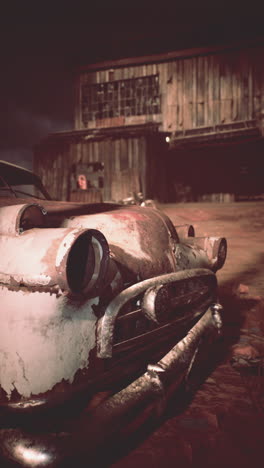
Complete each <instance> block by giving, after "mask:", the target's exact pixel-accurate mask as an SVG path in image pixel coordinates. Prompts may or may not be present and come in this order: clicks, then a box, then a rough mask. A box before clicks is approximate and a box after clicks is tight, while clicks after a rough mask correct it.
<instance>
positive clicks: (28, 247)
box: [0, 162, 227, 466]
mask: <svg viewBox="0 0 264 468" xmlns="http://www.w3.org/2000/svg"><path fill="white" fill-rule="evenodd" d="M21 185H23V187H21ZM0 249H1V250H0V252H1V260H0V314H1V328H0V358H1V367H0V413H1V417H2V420H3V421H6V424H7V425H8V424H11V423H10V421H12V424H13V428H12V429H10V428H9V429H6V428H5V429H3V430H2V431H0V440H1V444H2V447H4V449H3V448H2V449H1V450H2V456H3V457H7V458H8V457H9V458H10V457H11V459H14V460H15V461H16V462H17V463H21V466H38V465H33V464H32V463H31V462H30V461H28V462H27V460H26V458H25V455H23V453H22V452H23V450H22V452H21V451H20V452H19V450H18V446H19V447H21V444H22V442H21V441H22V440H24V442H23V443H24V445H23V444H22V445H23V446H24V448H25V446H26V445H27V444H28V443H31V445H32V444H33V445H34V444H35V445H34V447H35V452H36V453H37V452H38V451H39V450H40V448H39V447H40V446H41V447H42V448H41V450H40V451H41V453H42V454H43V453H46V455H47V454H48V453H49V449H48V447H50V446H52V447H53V448H52V450H51V452H52V454H53V455H52V456H51V458H50V457H49V456H48V455H47V457H48V458H47V459H46V462H45V460H44V459H43V460H44V461H43V460H42V461H43V464H41V465H39V466H57V465H56V463H57V464H58V466H60V465H59V464H60V463H63V461H62V460H65V457H66V455H65V454H64V455H62V452H61V448H60V449H58V448H56V447H57V445H56V444H57V443H58V444H59V446H60V447H61V444H64V445H65V453H68V452H67V450H68V449H69V446H70V444H69V441H68V442H67V440H68V439H67V437H66V439H67V440H66V441H65V440H64V439H63V437H64V436H65V434H66V433H67V431H66V430H65V428H64V430H62V433H63V434H64V436H63V437H62V439H61V440H62V442H61V440H60V441H59V442H58V437H57V438H55V439H56V442H55V439H54V440H53V439H52V436H51V434H50V433H49V434H50V435H49V437H51V439H52V440H51V441H49V442H47V443H46V446H45V443H44V442H43V440H42V439H35V438H34V437H35V436H33V435H32V433H31V435H30V436H28V437H29V438H27V437H26V436H25V432H23V431H22V430H21V428H20V429H18V427H20V426H21V427H22V426H23V427H24V425H25V424H27V421H29V420H30V421H31V422H32V420H34V418H36V419H37V420H38V421H39V418H42V417H44V418H45V415H47V414H49V415H52V417H53V416H54V415H56V417H57V418H60V416H61V414H62V413H63V417H65V415H67V414H68V413H71V411H72V408H75V409H76V411H77V413H78V411H79V413H78V414H79V415H80V414H82V410H83V409H84V408H85V407H86V406H87V404H88V403H89V400H91V399H93V397H94V395H96V394H97V393H98V392H109V393H111V394H112V395H114V396H112V397H111V398H110V399H109V400H108V401H107V402H106V403H104V404H102V405H99V407H98V408H97V409H96V411H95V412H93V415H92V416H91V415H89V418H90V419H89V421H90V422H87V425H86V422H85V424H84V427H85V430H86V431H88V432H89V430H91V427H93V431H94V428H95V426H96V425H98V424H99V425H100V428H101V430H103V427H104V428H107V427H108V428H109V427H110V426H109V424H110V425H112V424H113V421H114V420H117V419H118V417H117V415H119V414H120V412H121V413H122V414H124V413H127V412H128V408H131V407H133V406H135V405H137V402H138V399H140V401H141V403H142V401H146V403H147V402H149V401H150V400H151V395H152V394H155V395H156V394H157V388H161V387H162V388H163V387H164V386H165V387H166V385H167V384H168V383H171V382H172V381H173V380H177V379H178V380H179V381H181V380H182V378H183V377H184V376H185V375H186V374H188V372H189V370H190V368H191V365H192V362H193V360H194V358H195V354H196V352H197V349H198V347H199V342H200V340H201V337H202V336H203V335H206V334H208V333H212V334H213V335H214V334H216V333H217V332H218V331H219V329H220V328H221V317H220V313H219V311H220V306H219V305H218V304H217V280H216V275H215V273H216V271H217V270H218V269H219V268H221V267H222V266H223V264H224V262H225V257H226V249H227V247H226V240H225V239H224V238H212V237H204V238H197V237H195V232H194V229H193V227H192V226H190V225H187V224H185V223H184V220H181V219H179V226H176V227H175V226H174V225H173V224H172V222H171V221H170V219H169V218H168V217H167V216H166V215H165V214H164V213H162V212H160V211H159V210H157V209H154V208H147V207H139V206H128V207H127V206H120V205H118V204H107V203H102V204H92V205H91V204H90V205H85V204H80V203H73V202H59V201H52V200H51V199H50V197H49V195H48V193H47V192H46V190H45V188H44V187H43V186H42V184H41V181H40V180H39V178H38V177H37V176H35V175H34V174H32V173H31V172H30V171H26V170H24V169H22V168H19V167H17V166H13V165H10V164H8V163H5V162H0ZM154 364H155V365H154ZM144 372H145V374H144ZM135 389H136V390H135ZM162 391H163V390H162ZM80 411H81V413H80ZM77 413H76V414H77ZM85 414H86V413H85ZM98 421H99V422H98ZM77 426H78V427H79V425H78V424H77ZM77 426H76V425H75V429H74V431H75V432H74V433H75V434H76V433H78V430H77ZM89 428H90V429H89ZM100 428H99V433H100ZM45 437H46V438H45ZM45 437H44V439H45V440H47V437H48V436H47V434H46V435H45ZM69 437H70V439H72V433H71V436H69ZM81 439H82V449H81V448H80V446H79V445H78V444H77V445H76V444H75V445H74V444H73V445H72V446H71V456H74V455H73V454H74V453H75V452H76V451H78V452H80V451H82V450H84V446H86V443H85V442H84V439H83V437H82V438H81ZM98 439H100V440H101V436H100V437H99V436H98ZM29 440H31V442H29ZM25 441H26V442H25ZM32 441H33V442H32ZM19 444H20V445H19ZM43 444H44V445H43ZM33 445H32V446H33ZM90 445H91V444H90ZM66 446H67V447H68V448H66ZM95 446H96V443H93V444H92V447H93V448H94V447H95ZM43 447H44V448H43ZM45 447H46V448H45ZM54 447H55V448H54ZM92 447H91V446H90V450H92ZM45 450H46V452H45ZM18 452H19V453H20V455H18ZM21 453H22V455H21ZM3 454H4V455H3ZM68 455H69V454H68ZM12 457H13V458H12ZM44 458H45V457H44ZM30 463H31V464H30Z"/></svg>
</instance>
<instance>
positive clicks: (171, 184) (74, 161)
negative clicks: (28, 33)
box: [34, 40, 264, 202]
mask: <svg viewBox="0 0 264 468" xmlns="http://www.w3.org/2000/svg"><path fill="white" fill-rule="evenodd" d="M263 52H264V41H262V40H260V41H255V42H253V43H251V44H249V43H247V44H242V43H240V44H235V45H234V44H233V45H229V46H227V45H225V46H222V47H220V46H218V47H212V48H200V49H192V50H180V51H175V52H168V53H164V54H159V55H152V56H144V57H136V58H126V59H119V60H115V61H107V62H102V63H96V64H92V65H88V66H86V67H83V68H82V69H80V70H78V72H77V74H76V77H75V84H74V86H75V102H74V115H75V118H74V128H73V129H72V131H68V132H61V133H54V134H52V135H49V136H48V137H47V138H46V139H45V140H44V141H42V142H41V143H40V144H39V145H37V147H36V148H35V153H34V170H35V172H36V173H37V174H39V175H40V176H41V178H42V180H43V182H44V184H45V185H46V187H47V189H48V191H49V192H50V193H51V195H52V196H53V197H54V198H57V199H64V200H65V199H68V200H78V201H91V202H92V201H99V200H106V201H108V200H117V201H118V200H120V199H122V198H125V197H128V196H130V195H131V194H133V192H138V191H141V192H143V195H144V197H146V198H154V199H157V200H159V201H162V202H168V201H195V200H199V201H203V200H204V201H220V202H226V201H233V200H241V199H249V198H257V197H262V196H263V193H264V187H263V169H264V163H263V160H264V158H263V153H264V139H263V132H264V60H263V59H264V54H263Z"/></svg>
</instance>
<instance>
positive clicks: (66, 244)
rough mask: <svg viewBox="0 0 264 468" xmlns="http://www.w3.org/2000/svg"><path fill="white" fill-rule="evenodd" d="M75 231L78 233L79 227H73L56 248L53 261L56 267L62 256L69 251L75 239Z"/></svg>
mask: <svg viewBox="0 0 264 468" xmlns="http://www.w3.org/2000/svg"><path fill="white" fill-rule="evenodd" d="M76 233H79V234H80V230H79V229H73V230H71V231H70V232H69V233H68V234H67V235H66V236H65V237H64V239H63V241H62V242H61V244H60V246H59V248H58V252H57V256H56V261H55V265H56V267H57V268H58V267H59V266H60V264H61V262H62V260H63V258H64V257H65V255H66V254H67V253H68V252H69V249H70V248H71V246H72V244H73V243H74V241H75V239H76Z"/></svg>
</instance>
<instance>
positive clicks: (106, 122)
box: [75, 45, 264, 132]
mask: <svg viewBox="0 0 264 468" xmlns="http://www.w3.org/2000/svg"><path fill="white" fill-rule="evenodd" d="M263 52H264V48H263V46H262V45H258V46H255V47H248V48H247V47H243V48H237V49H234V50H225V51H220V52H219V51H217V52H215V53H213V52H211V53H208V54H204V55H201V54H200V55H199V54H198V55H196V54H195V51H194V52H193V55H192V56H189V57H180V58H174V59H170V60H168V61H166V60H165V59H163V61H160V62H157V63H145V64H142V63H141V64H139V65H130V66H122V67H121V66H119V67H118V66H115V65H114V62H113V63H112V65H111V68H106V69H103V70H98V71H96V70H94V69H92V70H89V69H87V70H86V71H85V70H84V71H82V72H81V73H80V75H79V77H78V78H77V80H76V102H75V128H76V129H84V128H93V127H109V126H116V125H129V124H140V123H146V122H149V121H155V122H160V130H163V131H166V132H167V131H168V132H180V131H185V130H187V129H193V128H201V127H207V126H208V127H211V126H215V125H220V124H225V123H231V122H238V121H247V120H251V119H258V118H259V117H260V114H261V110H262V108H263V103H264V60H263V59H264V53H263ZM135 60H136V59H135ZM141 61H142V60H141ZM156 74H157V75H158V77H159V86H160V97H161V113H159V114H148V115H130V116H122V117H115V118H112V119H111V118H110V119H101V120H100V119H99V120H90V121H88V122H87V123H86V124H84V123H83V121H82V113H81V102H82V91H81V90H82V86H83V85H84V84H88V85H89V84H95V83H97V84H99V83H108V82H111V81H116V80H124V79H131V78H139V77H146V76H151V75H156Z"/></svg>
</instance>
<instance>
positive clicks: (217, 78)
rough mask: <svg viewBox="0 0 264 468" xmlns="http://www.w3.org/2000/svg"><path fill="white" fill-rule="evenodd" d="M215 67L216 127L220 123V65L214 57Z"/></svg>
mask: <svg viewBox="0 0 264 468" xmlns="http://www.w3.org/2000/svg"><path fill="white" fill-rule="evenodd" d="M212 66H213V77H214V79H213V116H214V125H217V124H219V123H220V64H219V59H218V57H212Z"/></svg>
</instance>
